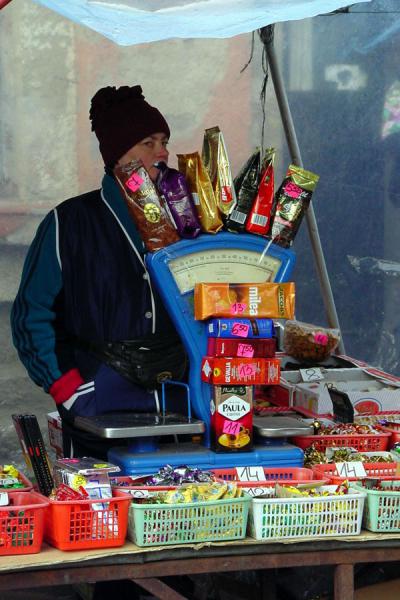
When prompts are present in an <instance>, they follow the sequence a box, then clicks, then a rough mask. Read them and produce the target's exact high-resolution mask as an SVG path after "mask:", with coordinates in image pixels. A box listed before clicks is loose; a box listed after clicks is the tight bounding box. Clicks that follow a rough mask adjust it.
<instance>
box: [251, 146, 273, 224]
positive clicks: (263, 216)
mask: <svg viewBox="0 0 400 600" xmlns="http://www.w3.org/2000/svg"><path fill="white" fill-rule="evenodd" d="M274 157H275V150H274V148H268V150H267V151H266V153H265V159H264V163H263V172H262V175H261V181H260V185H259V187H258V192H257V196H256V198H255V200H254V202H253V205H252V207H251V210H250V214H249V217H248V219H247V221H246V231H248V232H250V233H256V234H258V235H267V233H268V231H269V229H270V225H271V213H272V207H273V204H274V185H275V184H274Z"/></svg>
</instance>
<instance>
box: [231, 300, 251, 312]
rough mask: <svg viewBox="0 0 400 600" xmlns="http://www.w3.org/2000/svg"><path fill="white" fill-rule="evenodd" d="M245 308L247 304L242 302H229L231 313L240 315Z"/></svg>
mask: <svg viewBox="0 0 400 600" xmlns="http://www.w3.org/2000/svg"><path fill="white" fill-rule="evenodd" d="M246 308H247V304H244V303H243V302H234V303H233V304H231V314H232V315H241V314H242V313H243V312H244V311H245V310H246Z"/></svg>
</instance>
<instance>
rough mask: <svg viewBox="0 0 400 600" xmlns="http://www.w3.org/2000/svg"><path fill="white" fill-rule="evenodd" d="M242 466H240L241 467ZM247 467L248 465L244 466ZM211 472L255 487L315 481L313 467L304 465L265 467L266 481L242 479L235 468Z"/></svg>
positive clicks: (221, 477) (240, 485) (245, 485)
mask: <svg viewBox="0 0 400 600" xmlns="http://www.w3.org/2000/svg"><path fill="white" fill-rule="evenodd" d="M240 468H241V467H239V469H240ZM243 468H246V467H243ZM211 473H214V475H215V477H217V478H218V479H223V480H225V481H235V483H237V484H238V486H239V487H254V486H258V485H259V486H267V487H268V486H273V485H275V483H276V482H277V481H279V483H290V484H293V485H295V484H296V483H300V482H303V483H305V482H306V481H314V480H315V477H314V472H313V470H312V469H306V468H304V467H280V468H279V467H271V468H269V467H264V475H265V481H263V480H259V481H257V480H256V481H254V480H253V481H240V480H239V476H238V472H237V470H236V469H235V468H230V469H212V470H211Z"/></svg>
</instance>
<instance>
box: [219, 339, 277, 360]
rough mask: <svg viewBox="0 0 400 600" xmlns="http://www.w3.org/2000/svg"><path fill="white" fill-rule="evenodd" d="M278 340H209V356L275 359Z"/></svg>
mask: <svg viewBox="0 0 400 600" xmlns="http://www.w3.org/2000/svg"><path fill="white" fill-rule="evenodd" d="M275 352H276V339H275V338H270V339H254V340H252V339H250V340H249V339H243V338H236V339H232V338H214V337H209V338H208V340H207V355H208V356H244V357H246V358H253V357H254V358H273V357H274V356H275Z"/></svg>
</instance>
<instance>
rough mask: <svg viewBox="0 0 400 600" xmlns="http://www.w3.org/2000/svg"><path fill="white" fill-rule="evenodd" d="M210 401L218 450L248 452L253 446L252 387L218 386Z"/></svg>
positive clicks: (213, 433) (213, 434)
mask: <svg viewBox="0 0 400 600" xmlns="http://www.w3.org/2000/svg"><path fill="white" fill-rule="evenodd" d="M213 392H214V394H213V396H214V397H213V400H212V401H211V430H212V444H213V448H214V450H215V452H247V451H248V450H251V449H252V447H253V386H251V385H236V386H231V385H229V386H219V385H215V386H214V389H213Z"/></svg>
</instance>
